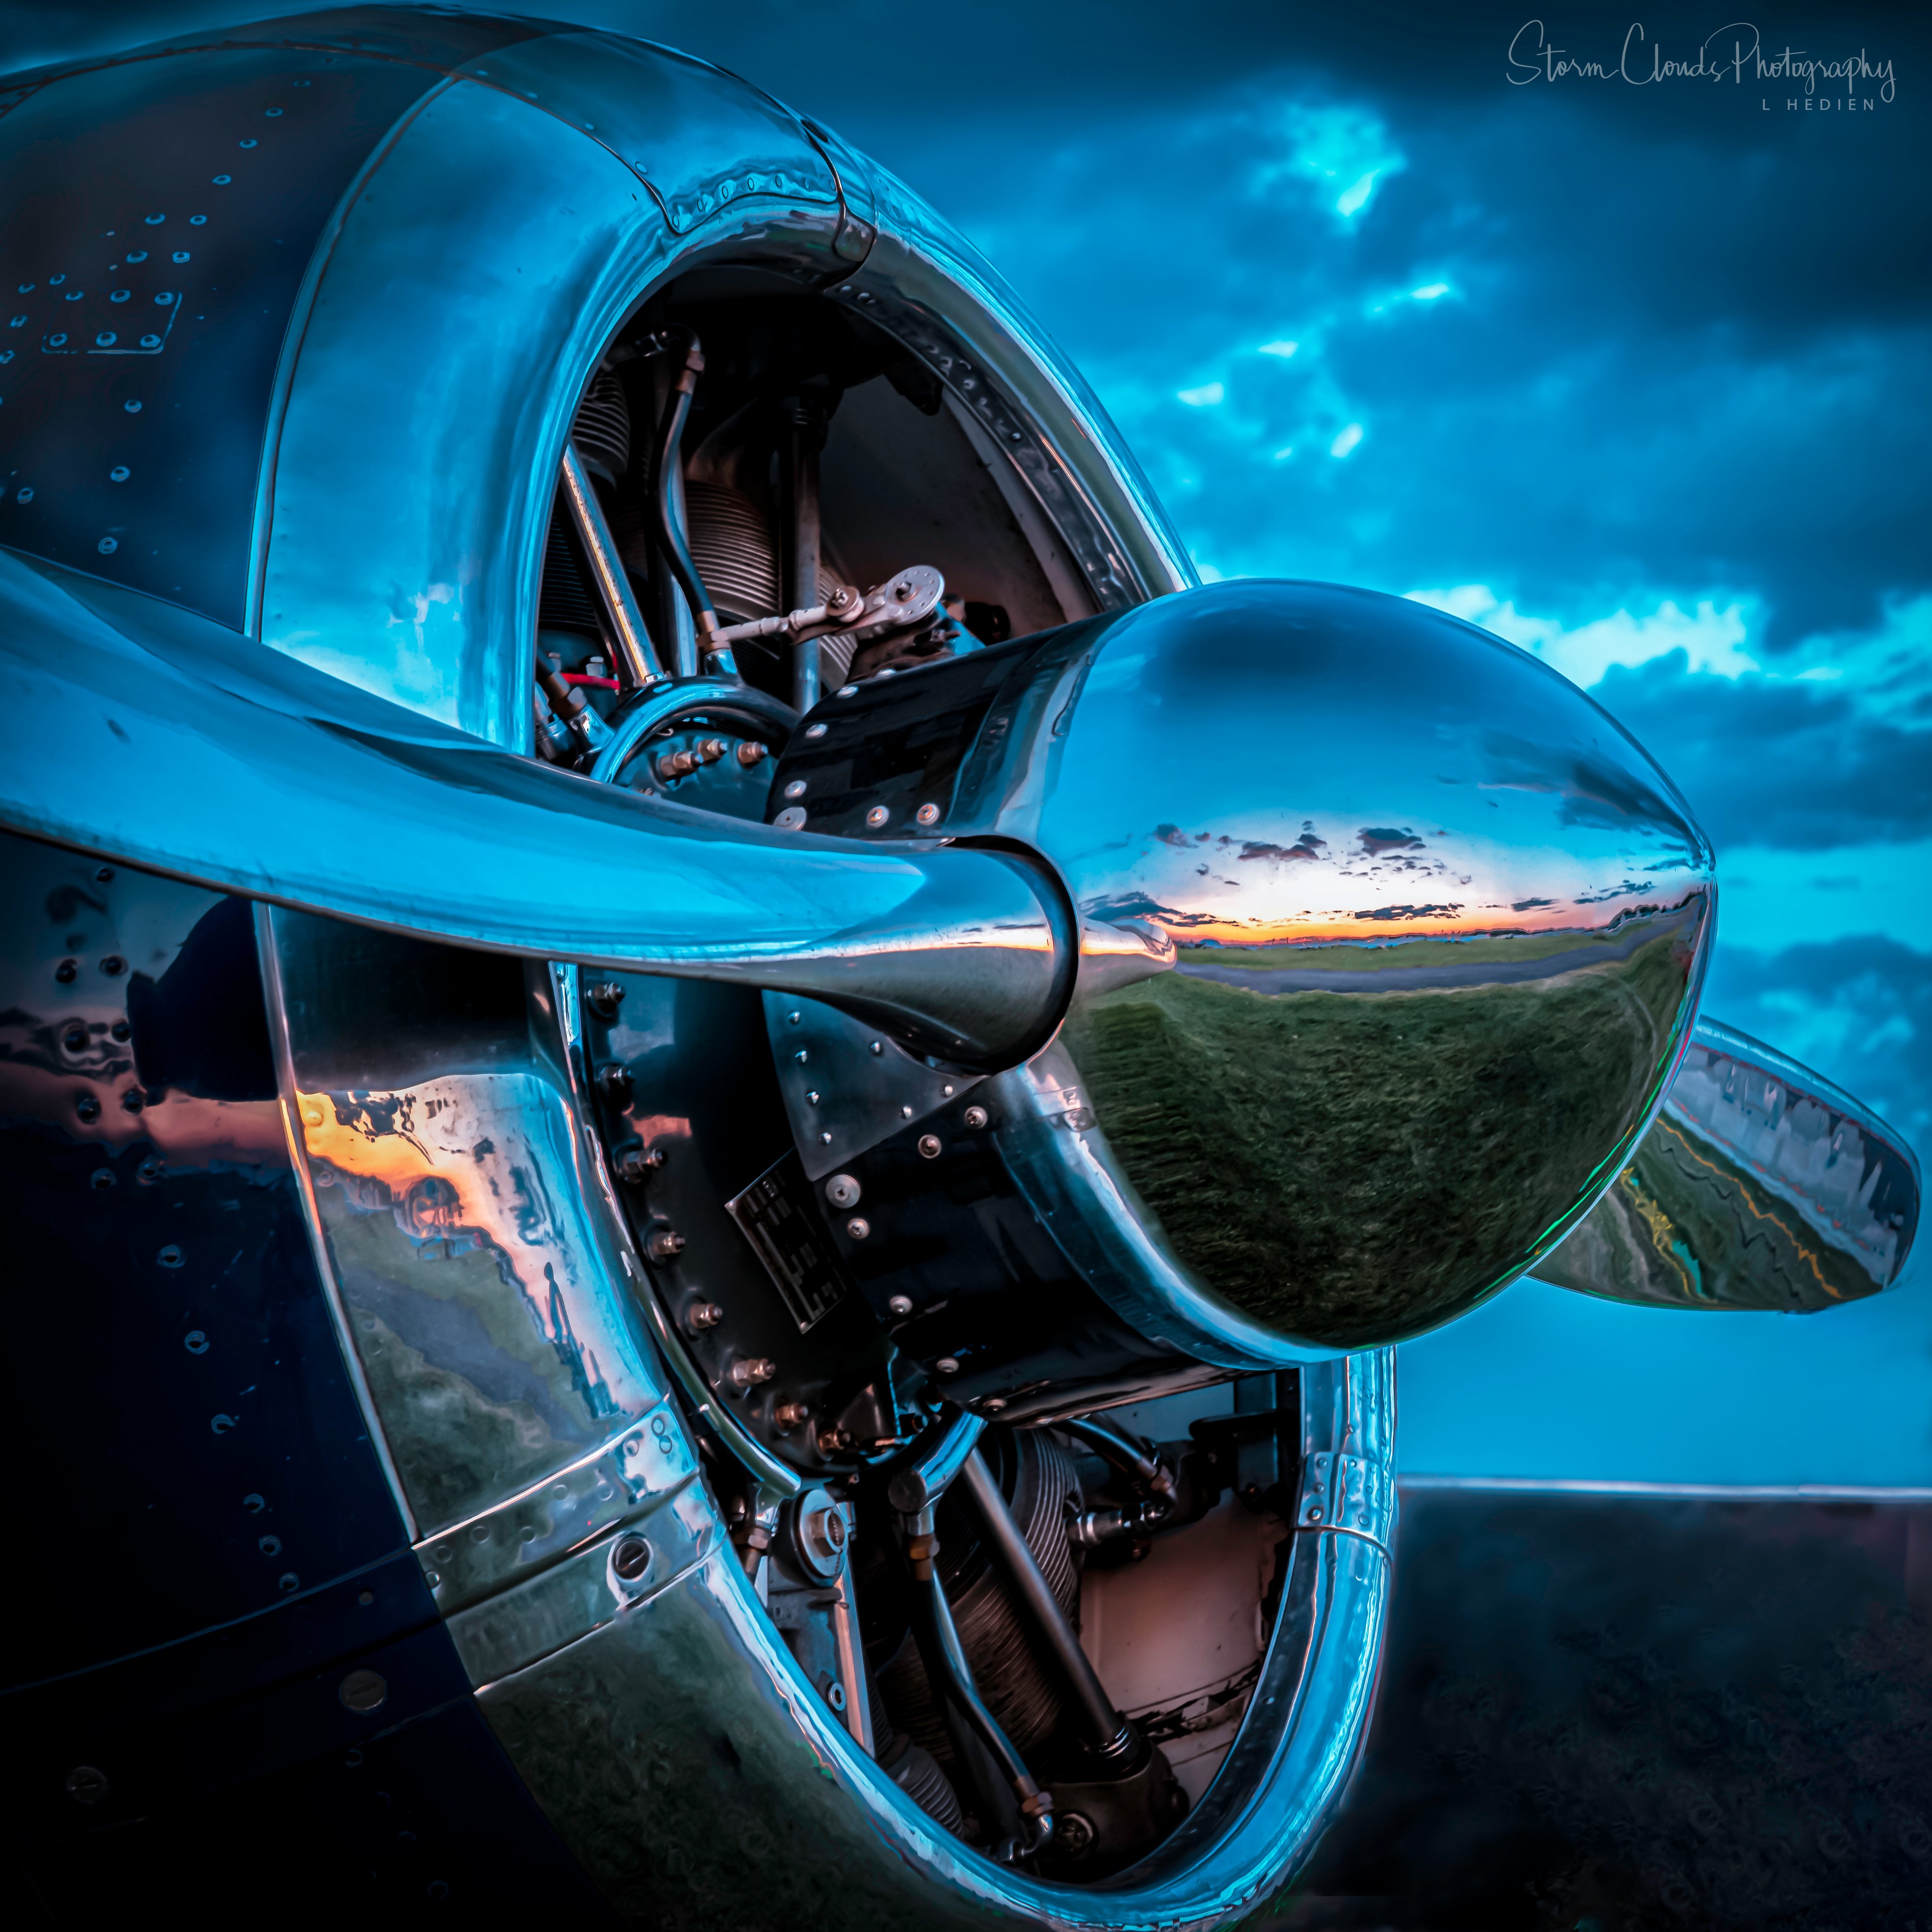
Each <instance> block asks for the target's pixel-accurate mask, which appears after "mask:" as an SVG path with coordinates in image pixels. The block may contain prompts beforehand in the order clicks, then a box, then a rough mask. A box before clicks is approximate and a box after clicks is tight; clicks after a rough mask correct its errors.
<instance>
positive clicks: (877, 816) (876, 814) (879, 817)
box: [865, 805, 892, 827]
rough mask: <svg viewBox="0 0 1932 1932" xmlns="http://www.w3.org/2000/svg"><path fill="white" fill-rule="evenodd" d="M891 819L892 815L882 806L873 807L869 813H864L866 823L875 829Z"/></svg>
mask: <svg viewBox="0 0 1932 1932" xmlns="http://www.w3.org/2000/svg"><path fill="white" fill-rule="evenodd" d="M891 817H892V814H891V813H890V812H889V811H887V810H886V808H885V807H884V806H883V805H874V806H873V807H872V808H871V811H868V812H867V813H866V814H865V823H867V824H868V825H870V826H874V827H877V826H881V825H883V824H885V823H886V822H887V821H888V820H889V819H890V818H891Z"/></svg>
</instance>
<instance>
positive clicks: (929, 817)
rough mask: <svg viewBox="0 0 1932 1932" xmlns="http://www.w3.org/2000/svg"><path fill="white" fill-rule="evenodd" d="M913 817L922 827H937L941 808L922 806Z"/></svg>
mask: <svg viewBox="0 0 1932 1932" xmlns="http://www.w3.org/2000/svg"><path fill="white" fill-rule="evenodd" d="M913 817H914V818H916V820H918V821H919V823H920V824H922V825H937V824H938V823H939V808H938V805H921V806H920V807H919V809H918V810H917V811H916V812H914V813H913Z"/></svg>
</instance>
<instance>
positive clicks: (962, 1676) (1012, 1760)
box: [906, 1508, 1053, 1864]
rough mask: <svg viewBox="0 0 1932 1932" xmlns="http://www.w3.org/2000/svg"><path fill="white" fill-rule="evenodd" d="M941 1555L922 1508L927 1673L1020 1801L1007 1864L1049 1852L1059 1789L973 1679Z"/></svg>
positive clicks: (919, 1570)
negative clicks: (1031, 1765)
mask: <svg viewBox="0 0 1932 1932" xmlns="http://www.w3.org/2000/svg"><path fill="white" fill-rule="evenodd" d="M938 1553H939V1538H938V1536H937V1535H935V1534H934V1532H933V1526H932V1510H931V1509H930V1508H926V1509H922V1510H921V1511H919V1513H918V1514H917V1515H916V1516H915V1517H913V1520H912V1524H911V1528H910V1533H909V1534H908V1535H907V1538H906V1555H907V1558H908V1559H910V1562H911V1565H912V1574H913V1610H914V1616H915V1629H914V1641H915V1642H916V1643H917V1644H918V1646H919V1655H920V1657H921V1658H922V1661H924V1663H925V1665H926V1675H927V1676H928V1677H929V1679H931V1680H932V1682H933V1683H934V1684H935V1685H937V1686H938V1687H939V1688H940V1693H941V1696H942V1697H944V1698H945V1699H946V1700H947V1701H948V1702H949V1703H950V1704H951V1705H952V1706H953V1709H955V1710H956V1711H957V1712H958V1713H959V1715H960V1716H961V1717H962V1718H964V1719H965V1722H966V1724H967V1726H968V1728H969V1729H970V1730H971V1731H972V1733H973V1734H974V1736H976V1737H977V1739H979V1740H980V1743H981V1744H983V1745H985V1746H986V1751H987V1754H988V1755H989V1757H991V1758H992V1760H993V1763H994V1764H995V1766H996V1767H997V1768H998V1771H999V1773H1000V1775H1001V1777H1002V1778H1004V1779H1005V1780H1006V1781H1007V1785H1008V1787H1010V1789H1011V1790H1012V1792H1013V1796H1014V1799H1016V1802H1018V1805H1019V1815H1020V1836H1019V1838H1016V1839H1014V1840H1013V1841H1010V1842H1009V1843H1007V1844H1004V1845H1003V1846H1001V1847H1000V1849H999V1852H998V1857H999V1858H1000V1859H1001V1862H1002V1863H1005V1864H1011V1863H1013V1862H1014V1861H1016V1860H1018V1859H1020V1858H1031V1857H1033V1856H1034V1855H1035V1854H1036V1853H1037V1852H1041V1851H1043V1850H1044V1849H1046V1846H1047V1845H1048V1843H1049V1842H1050V1841H1052V1837H1053V1793H1052V1792H1050V1791H1043V1790H1040V1787H1039V1786H1038V1785H1037V1784H1035V1783H1034V1780H1033V1774H1032V1773H1031V1772H1029V1771H1028V1769H1027V1766H1026V1760H1025V1759H1024V1758H1023V1757H1021V1756H1020V1754H1019V1751H1016V1749H1015V1748H1014V1747H1013V1741H1012V1740H1011V1739H1010V1738H1008V1736H1007V1734H1006V1733H1005V1732H1004V1731H1003V1730H1001V1728H1000V1726H999V1721H998V1719H997V1718H995V1717H994V1715H993V1714H992V1712H990V1711H989V1710H988V1709H986V1704H985V1702H984V1701H983V1700H982V1698H981V1697H980V1691H979V1687H978V1686H977V1685H976V1684H975V1683H974V1681H973V1667H972V1666H971V1664H968V1662H967V1661H966V1652H965V1649H964V1648H963V1647H962V1645H961V1643H960V1642H959V1631H958V1630H957V1629H956V1628H955V1627H954V1625H953V1610H952V1607H951V1606H950V1604H948V1603H947V1601H946V1589H945V1586H944V1585H943V1584H942V1583H941V1582H940V1580H939V1572H938V1570H937V1568H935V1565H934V1563H933V1560H932V1559H934V1557H935V1556H937V1555H938Z"/></svg>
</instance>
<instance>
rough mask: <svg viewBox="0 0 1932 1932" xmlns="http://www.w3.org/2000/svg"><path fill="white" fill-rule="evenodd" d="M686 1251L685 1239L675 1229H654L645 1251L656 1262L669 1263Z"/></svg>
mask: <svg viewBox="0 0 1932 1932" xmlns="http://www.w3.org/2000/svg"><path fill="white" fill-rule="evenodd" d="M683 1250H684V1237H683V1236H682V1235H680V1234H679V1232H677V1230H676V1229H675V1228H653V1229H652V1230H651V1234H650V1238H649V1241H647V1242H646V1244H645V1251H646V1253H648V1254H649V1256H650V1258H651V1259H652V1261H654V1262H667V1261H669V1260H670V1259H672V1257H673V1256H676V1255H678V1254H681V1253H682V1252H683Z"/></svg>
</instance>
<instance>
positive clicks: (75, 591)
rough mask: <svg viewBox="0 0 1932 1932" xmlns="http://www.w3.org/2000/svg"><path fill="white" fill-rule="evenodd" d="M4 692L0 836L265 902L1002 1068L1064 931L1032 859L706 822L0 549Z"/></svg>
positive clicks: (1046, 1014) (1041, 1030)
mask: <svg viewBox="0 0 1932 1932" xmlns="http://www.w3.org/2000/svg"><path fill="white" fill-rule="evenodd" d="M0 613H4V619H5V621H4V623H0V688H4V692H5V700H6V702H7V704H8V706H10V708H11V709H12V710H13V715H16V716H19V717H56V716H57V717H58V718H61V720H62V730H61V731H60V733H58V735H56V734H54V733H46V732H42V733H28V734H26V735H25V736H23V737H22V738H21V739H20V740H19V741H18V742H17V744H16V745H15V746H14V747H13V751H12V752H11V754H10V756H9V757H8V758H7V761H6V764H5V770H4V772H0V823H5V824H6V825H7V826H10V827H11V828H12V829H15V830H17V831H21V832H27V833H28V834H30V835H33V836H34V837H37V838H47V839H51V840H52V841H55V842H56V843H58V844H67V845H71V846H74V847H78V848H79V849H80V850H86V851H91V852H98V853H107V854H112V855H113V856H116V857H119V858H124V859H129V860H130V861H132V862H135V863H139V864H145V865H149V866H151V868H154V869H155V870H157V871H164V872H168V873H172V874H174V875H175V876H176V877H182V878H185V879H188V880H192V881H193V882H195V883H199V884H202V885H205V886H211V887H213V888H214V889H217V890H223V891H229V892H244V893H247V894H248V895H251V897H254V898H264V899H268V900H270V901H274V902H275V903H277V904H282V905H287V906H293V907H304V908H308V909H310V910H322V911H326V912H329V913H335V914H337V915H338V916H343V917H346V918H350V919H356V920H359V921H360V922H364V923H365V924H368V925H371V926H383V927H387V928H389V929H392V930H398V931H403V932H416V933H419V934H423V935H434V936H437V937H440V938H446V939H450V940H453V941H458V942H459V943H462V944H469V945H478V946H484V947H491V948H493V949H496V950H502V951H505V952H510V953H521V954H523V955H526V956H531V957H535V958H544V957H562V958H568V959H576V960H578V961H580V962H584V963H586V964H589V965H603V966H625V965H648V966H649V967H650V968H652V971H657V972H661V973H664V974H670V975H673V976H675V977H686V978H692V979H728V980H734V981H736V982H737V983H741V984H744V985H748V986H774V987H779V988H782V989H784V990H786V991H788V992H799V993H804V994H808V995H816V996H817V997H818V998H821V999H830V1000H832V1001H837V1002H838V1004H841V1005H843V1006H844V1007H847V1010H851V1011H853V1012H855V1013H858V1014H859V1015H860V1016H862V1017H863V1018H865V1019H867V1020H868V1021H870V1022H872V1023H873V1024H874V1025H879V1026H881V1027H883V1028H886V1029H887V1031H889V1032H890V1033H892V1034H894V1035H895V1037H898V1038H901V1039H903V1040H908V1041H910V1042H911V1043H914V1044H916V1045H917V1046H919V1047H920V1048H921V1049H922V1050H923V1051H926V1052H944V1053H945V1054H947V1055H948V1057H949V1058H955V1059H957V1060H959V1061H962V1062H972V1061H978V1062H980V1064H982V1065H984V1064H987V1063H989V1062H991V1063H992V1064H1001V1062H1002V1061H1004V1062H1006V1063H1007V1064H1010V1063H1011V1062H1012V1061H1013V1060H1015V1059H1016V1058H1020V1057H1021V1056H1022V1055H1024V1054H1025V1053H1028V1052H1032V1051H1033V1050H1034V1049H1035V1048H1036V1047H1037V1046H1038V1045H1039V1043H1040V1040H1041V1039H1042V1038H1043V1037H1045V1035H1046V1034H1047V1033H1048V1032H1049V1031H1051V1029H1052V1026H1053V1025H1054V1023H1055V1021H1056V1020H1057V1019H1058V1016H1059V1013H1060V1011H1061V1007H1062V1006H1063V1005H1064V1001H1065V998H1066V993H1067V988H1068V986H1069V985H1070V980H1071V978H1072V975H1073V971H1074V970H1075V960H1074V957H1073V935H1072V933H1071V931H1070V926H1069V922H1068V920H1067V916H1066V914H1065V913H1064V910H1063V908H1062V907H1061V904H1059V903H1058V895H1057V892H1055V889H1054V888H1053V887H1052V886H1051V885H1050V883H1048V882H1047V881H1046V880H1045V879H1044V878H1043V876H1042V875H1041V874H1039V873H1038V872H1037V871H1034V869H1032V868H1028V867H1027V866H1025V865H1022V864H1021V863H1020V862H1019V861H1017V860H1014V859H1009V858H1007V857H1005V856H1001V855H998V854H995V853H983V852H966V851H954V850H941V849H938V848H936V847H927V848H926V849H923V850H913V851H904V852H898V853H892V854H886V853H878V852H875V851H865V850H860V849H858V848H856V847H852V846H850V845H849V844H843V843H841V842H840V841H832V840H829V839H820V838H812V837H803V838H801V837H798V836H796V835H794V836H787V835H785V834H784V833H782V832H774V831H771V830H768V829H766V828H764V827H763V826H757V825H754V824H748V823H745V822H743V821H742V820H734V819H729V818H724V817H718V816H717V815H715V814H710V813H704V812H695V811H688V810H685V809H683V808H680V807H679V806H677V805H672V804H670V803H667V802H665V801H664V800H661V799H655V798H649V797H644V796H639V795H638V794H637V793H632V792H630V791H628V790H623V789H622V788H620V787H614V786H610V785H604V784H592V783H589V782H588V781H585V780H583V779H581V778H577V777H575V776H574V775H572V774H570V773H568V772H561V771H559V770H556V769H553V768H551V767H549V766H543V765H540V764H538V763H536V762H535V761H534V760H529V759H525V758H521V757H517V756H515V755H514V754H511V753H508V752H506V751H499V750H498V749H497V748H496V747H494V746H493V745H488V744H486V743H484V742H482V741H481V740H479V739H473V738H469V737H466V736H464V735H463V733H460V732H458V731H455V730H450V729H448V728H446V727H439V726H437V725H435V724H432V723H431V722H429V721H427V720H425V719H423V718H419V717H417V716H416V715H413V713H411V712H407V711H404V710H403V709H401V707H399V706H395V705H392V704H390V703H387V702H386V701H385V700H383V699H380V698H376V697H370V696H369V695H368V694H366V693H364V692H362V691H358V690H356V688H353V687H352V686H347V685H343V684H341V683H340V682H338V681H337V680H335V679H332V678H329V677H326V676H322V675H320V673H316V672H314V671H312V670H309V669H308V667H306V666H304V665H302V664H297V663H296V662H294V661H293V660H290V659H288V658H283V657H281V656H279V655H275V654H274V653H270V652H263V651H261V650H260V649H258V648H257V647H255V646H251V645H250V644H249V643H248V641H247V640H245V639H244V638H242V637H238V636H237V635H236V634H235V633H233V632H232V631H224V630H223V629H222V628H221V627H220V625H215V624H212V623H211V622H208V621H207V620H206V619H202V618H199V617H196V616H192V615H191V614H190V613H187V612H185V611H182V610H178V609H175V608H174V607H171V606H169V605H166V604H160V603H159V602H157V601H156V600H154V599H153V598H148V597H145V596H142V595H139V593H138V592H128V591H122V590H118V589H113V588H111V587H110V586H107V585H104V584H101V583H95V582H92V581H91V580H88V579H85V578H82V577H76V576H74V575H73V574H71V573H68V572H65V571H58V570H56V569H55V568H54V567H53V566H51V565H34V564H32V563H30V562H27V561H25V560H23V559H19V558H16V557H12V556H7V555H5V553H0Z"/></svg>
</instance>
